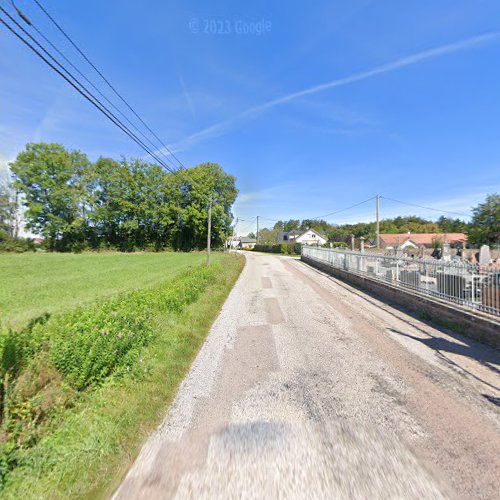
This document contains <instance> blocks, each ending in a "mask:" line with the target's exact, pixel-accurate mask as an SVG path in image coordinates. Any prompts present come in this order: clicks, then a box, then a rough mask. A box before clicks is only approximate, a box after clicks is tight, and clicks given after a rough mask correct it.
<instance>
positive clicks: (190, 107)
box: [179, 76, 196, 118]
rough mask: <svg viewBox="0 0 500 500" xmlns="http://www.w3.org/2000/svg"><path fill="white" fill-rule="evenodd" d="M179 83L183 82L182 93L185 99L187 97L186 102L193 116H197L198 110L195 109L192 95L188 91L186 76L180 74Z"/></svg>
mask: <svg viewBox="0 0 500 500" xmlns="http://www.w3.org/2000/svg"><path fill="white" fill-rule="evenodd" d="M179 83H180V84H181V89H182V95H183V96H184V99H186V103H187V105H188V108H189V111H190V112H191V115H192V116H193V118H196V111H195V109H194V104H193V100H192V99H191V96H190V95H189V92H188V91H187V88H186V83H185V82H184V78H182V76H179Z"/></svg>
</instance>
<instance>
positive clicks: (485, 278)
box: [302, 245, 500, 316]
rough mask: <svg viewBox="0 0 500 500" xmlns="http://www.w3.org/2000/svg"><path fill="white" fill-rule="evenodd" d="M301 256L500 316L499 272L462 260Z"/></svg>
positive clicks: (308, 252)
mask: <svg viewBox="0 0 500 500" xmlns="http://www.w3.org/2000/svg"><path fill="white" fill-rule="evenodd" d="M302 255H303V256H304V257H307V258H309V259H311V260H314V261H317V262H319V263H321V264H326V265H328V266H330V267H332V268H336V269H341V270H343V271H347V272H349V273H352V274H357V275H360V276H363V277H365V278H369V279H372V280H374V281H380V282H382V283H386V284H389V285H392V286H396V287H399V288H402V289H406V290H408V291H411V292H413V293H416V294H419V295H423V296H425V297H428V298H433V299H438V300H442V301H445V302H449V303H453V304H455V305H457V306H459V307H462V308H464V309H468V310H474V311H482V312H484V313H487V314H491V315H494V316H500V269H498V268H494V267H493V266H479V265H476V264H470V263H468V262H461V261H443V260H435V259H418V258H410V257H398V256H386V255H382V254H369V253H360V252H351V251H348V250H337V249H331V248H318V247H310V246H305V245H304V246H303V247H302Z"/></svg>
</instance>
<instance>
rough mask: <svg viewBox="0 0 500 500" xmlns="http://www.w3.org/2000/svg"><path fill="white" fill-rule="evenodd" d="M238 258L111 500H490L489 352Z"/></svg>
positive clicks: (288, 267)
mask: <svg viewBox="0 0 500 500" xmlns="http://www.w3.org/2000/svg"><path fill="white" fill-rule="evenodd" d="M246 255H247V257H246V258H247V264H246V267H245V269H244V271H243V273H242V275H241V277H240V279H239V281H238V282H237V284H236V286H235V288H234V289H233V291H232V292H231V294H230V296H229V298H228V300H227V301H226V303H225V305H224V308H223V310H222V311H221V314H220V316H219V318H218V319H217V321H216V322H215V323H214V325H213V327H212V329H211V331H210V334H209V336H208V338H207V341H206V342H205V344H204V346H203V348H202V350H201V351H200V353H199V355H198V357H197V358H196V360H195V362H194V364H193V367H192V369H191V371H190V373H189V375H188V376H187V378H186V379H185V380H184V382H183V384H182V385H181V387H180V390H179V393H178V395H177V397H176V400H175V402H174V404H173V406H172V408H171V409H170V411H169V413H168V415H167V416H166V418H165V421H164V422H163V424H162V425H161V426H160V428H159V429H158V430H157V432H155V433H154V434H153V435H152V436H151V437H150V439H149V440H148V441H147V442H146V443H145V445H144V447H143V449H142V451H141V453H140V455H139V457H138V458H137V460H136V462H135V464H134V465H133V467H132V468H131V470H130V471H129V473H128V475H127V476H126V478H125V480H124V481H123V483H122V485H121V486H120V488H119V489H118V491H117V492H116V494H115V496H116V498H120V499H121V498H134V499H136V498H144V499H146V498H147V499H152V498H174V497H175V498H197V499H198V498H249V499H250V498H278V497H279V498H370V499H374V498H381V499H382V498H384V499H387V498H394V499H395V498H398V499H399V498H415V499H417V498H418V499H421V498H443V497H444V498H471V499H472V498H474V499H477V498H491V499H493V498H495V499H498V498H499V494H500V493H499V492H500V406H498V405H499V404H500V403H499V402H500V399H499V397H500V354H499V352H498V351H495V350H493V349H490V348H488V347H485V346H482V345H481V344H478V343H475V342H473V341H471V340H468V339H465V338H461V337H459V336H457V335H453V336H452V335H449V334H446V333H444V332H443V331H440V330H437V329H435V328H433V327H431V326H429V325H427V324H425V323H423V322H422V321H420V320H418V319H416V318H415V317H412V316H410V315H408V314H406V313H404V312H402V311H400V310H398V309H395V308H393V307H391V306H388V305H387V304H385V303H383V302H381V301H379V300H377V299H376V298H373V297H371V296H369V295H366V294H364V293H363V292H360V291H359V290H357V289H354V288H351V287H350V286H348V285H346V284H345V283H343V282H341V281H338V280H335V279H333V278H331V277H328V276H326V275H324V274H322V273H320V272H318V271H316V270H315V269H313V268H310V267H308V266H307V265H305V264H303V263H302V262H300V261H298V260H295V259H290V258H286V257H277V256H272V255H269V256H267V255H259V254H250V253H247V254H246Z"/></svg>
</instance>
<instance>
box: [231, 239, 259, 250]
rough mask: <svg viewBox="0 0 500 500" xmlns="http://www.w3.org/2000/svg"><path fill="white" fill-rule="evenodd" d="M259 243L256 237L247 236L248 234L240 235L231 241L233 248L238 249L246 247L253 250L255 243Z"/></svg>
mask: <svg viewBox="0 0 500 500" xmlns="http://www.w3.org/2000/svg"><path fill="white" fill-rule="evenodd" d="M256 243H257V240H256V239H254V238H247V237H246V236H238V237H237V238H235V239H234V240H232V241H231V248H236V249H240V250H241V249H246V250H251V249H252V248H253V247H254V246H255V244H256Z"/></svg>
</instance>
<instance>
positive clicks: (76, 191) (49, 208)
mask: <svg viewBox="0 0 500 500" xmlns="http://www.w3.org/2000/svg"><path fill="white" fill-rule="evenodd" d="M9 166H10V170H11V173H12V182H11V183H10V185H9V186H4V187H3V188H2V189H1V190H0V240H2V239H3V240H6V239H8V238H13V237H15V236H16V234H15V233H16V229H15V227H16V224H15V215H14V214H15V212H16V208H17V205H18V204H20V205H22V207H23V211H24V214H23V217H24V219H25V220H26V228H27V229H28V230H29V231H30V232H32V233H33V234H36V235H40V236H41V237H43V239H44V241H45V247H46V249H47V250H50V251H81V250H83V249H86V248H88V249H103V248H112V249H117V250H121V251H133V250H144V249H152V250H156V251H159V250H162V249H165V248H171V249H173V250H183V251H189V250H194V249H202V248H204V247H205V246H206V241H207V218H208V215H207V206H208V203H209V202H210V201H212V238H211V241H212V244H213V245H214V246H221V245H222V244H223V243H224V241H225V239H226V237H227V235H228V234H230V231H231V222H232V218H233V217H232V213H231V207H232V205H233V203H234V201H235V200H236V196H237V193H238V190H237V189H236V186H235V178H234V177H233V176H231V175H229V174H227V173H226V172H224V170H223V169H222V168H221V167H220V166H219V165H217V164H215V163H203V164H201V165H198V166H196V167H193V168H187V169H182V170H178V171H176V172H174V173H170V172H167V171H165V170H164V169H162V168H161V167H160V166H158V165H154V164H151V163H147V162H145V161H143V160H139V159H134V160H129V159H126V158H122V159H120V160H115V159H112V158H105V157H101V158H99V159H98V160H97V161H95V162H91V161H89V159H88V157H87V155H85V154H84V153H82V152H80V151H72V150H68V149H66V148H65V147H64V146H63V145H61V144H47V143H30V144H27V145H26V147H25V149H24V150H23V151H21V152H20V153H19V154H18V155H17V158H16V159H15V161H14V162H12V163H11V164H10V165H9ZM16 198H17V200H18V201H17V202H16Z"/></svg>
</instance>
